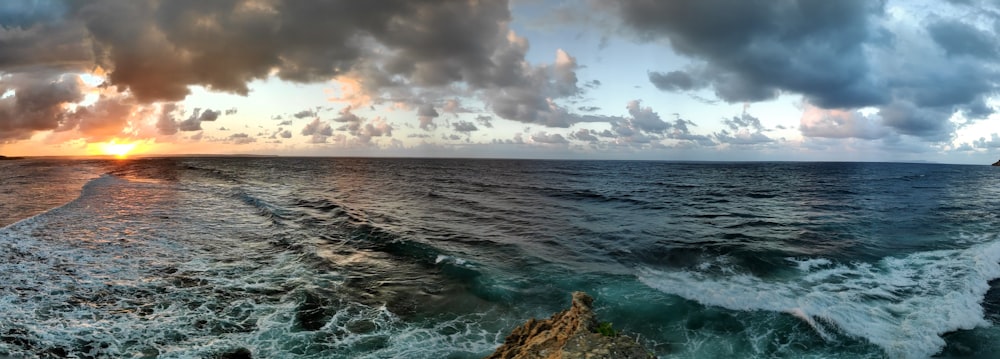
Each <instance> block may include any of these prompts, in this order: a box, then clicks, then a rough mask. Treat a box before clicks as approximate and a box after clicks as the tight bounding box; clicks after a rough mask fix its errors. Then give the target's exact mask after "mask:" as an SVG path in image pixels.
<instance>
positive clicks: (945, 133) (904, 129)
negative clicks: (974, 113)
mask: <svg viewBox="0 0 1000 359" xmlns="http://www.w3.org/2000/svg"><path fill="white" fill-rule="evenodd" d="M878 113H879V116H882V122H883V123H884V124H885V125H886V126H889V127H892V128H893V129H895V130H896V131H897V132H899V133H901V134H904V135H910V136H916V137H922V138H926V139H929V140H938V141H940V140H946V139H949V138H950V137H951V133H952V131H953V130H954V125H953V124H952V123H951V122H949V121H947V119H948V116H949V113H947V112H944V111H935V110H933V109H921V108H917V107H916V106H914V105H913V104H911V103H907V102H894V103H892V104H889V105H887V106H884V107H882V108H881V109H880V110H879V112H878Z"/></svg>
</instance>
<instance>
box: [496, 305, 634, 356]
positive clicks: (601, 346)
mask: <svg viewBox="0 0 1000 359" xmlns="http://www.w3.org/2000/svg"><path fill="white" fill-rule="evenodd" d="M593 302H594V298H591V297H590V296H589V295H587V294H586V293H584V292H574V293H573V304H572V306H571V307H570V308H569V309H568V310H564V311H562V312H559V313H556V314H554V315H552V317H551V318H549V319H546V320H537V319H534V318H532V319H530V320H528V322H526V323H524V324H523V325H521V326H519V327H517V328H514V330H513V331H512V332H511V333H510V335H508V336H507V339H506V340H504V343H503V345H501V346H500V347H499V348H497V350H496V351H495V352H493V354H491V355H490V356H488V357H486V359H535V358H545V359H577V358H580V359H583V358H588V359H590V358H595V359H596V358H616V359H619V358H620V359H633V358H643V359H647V358H652V357H653V355H652V354H651V353H650V351H648V350H646V349H645V348H643V347H642V346H641V345H639V344H638V343H636V341H635V340H634V339H632V338H629V337H627V336H624V335H620V334H618V333H605V334H599V333H596V331H597V329H598V323H597V318H596V316H595V315H594V311H593V308H592V305H593ZM608 329H610V328H608Z"/></svg>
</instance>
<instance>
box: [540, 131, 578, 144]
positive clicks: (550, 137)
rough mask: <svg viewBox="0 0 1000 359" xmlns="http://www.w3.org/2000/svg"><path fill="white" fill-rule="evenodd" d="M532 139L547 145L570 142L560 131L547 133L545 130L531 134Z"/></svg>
mask: <svg viewBox="0 0 1000 359" xmlns="http://www.w3.org/2000/svg"><path fill="white" fill-rule="evenodd" d="M531 141H533V142H535V143H541V144H546V145H564V144H567V143H569V141H568V140H566V138H565V137H563V136H562V135H560V134H558V133H553V134H547V133H545V132H544V131H543V132H538V133H536V134H534V135H531Z"/></svg>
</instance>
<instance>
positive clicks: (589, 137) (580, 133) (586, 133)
mask: <svg viewBox="0 0 1000 359" xmlns="http://www.w3.org/2000/svg"><path fill="white" fill-rule="evenodd" d="M593 132H594V130H588V129H585V128H581V129H579V130H576V132H573V133H570V135H569V137H570V138H573V139H577V140H580V141H584V142H591V143H594V142H598V141H599V140H600V139H598V138H597V136H594V135H593Z"/></svg>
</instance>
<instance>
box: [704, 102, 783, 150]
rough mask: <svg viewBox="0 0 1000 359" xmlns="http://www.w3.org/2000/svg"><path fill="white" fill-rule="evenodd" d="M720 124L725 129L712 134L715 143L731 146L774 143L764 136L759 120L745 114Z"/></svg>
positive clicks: (724, 120)
mask: <svg viewBox="0 0 1000 359" xmlns="http://www.w3.org/2000/svg"><path fill="white" fill-rule="evenodd" d="M722 123H723V124H724V125H726V127H727V129H724V130H721V131H719V132H716V133H715V134H713V136H712V137H714V139H715V141H718V142H719V143H728V144H732V145H757V144H763V143H770V142H774V139H772V138H770V137H768V136H767V135H765V134H764V131H765V130H766V129H765V128H764V126H763V125H762V124H761V122H760V119H758V118H757V117H754V116H752V115H750V114H749V113H747V112H746V110H745V109H744V111H743V113H742V114H740V115H739V116H733V117H731V118H725V119H723V120H722Z"/></svg>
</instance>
